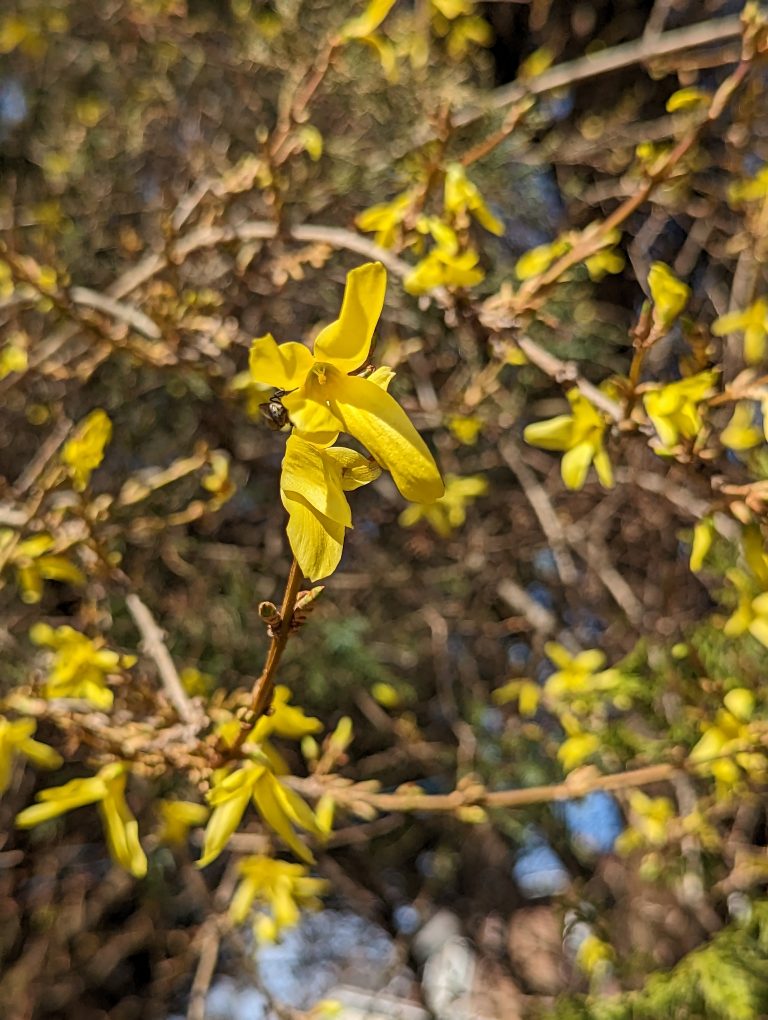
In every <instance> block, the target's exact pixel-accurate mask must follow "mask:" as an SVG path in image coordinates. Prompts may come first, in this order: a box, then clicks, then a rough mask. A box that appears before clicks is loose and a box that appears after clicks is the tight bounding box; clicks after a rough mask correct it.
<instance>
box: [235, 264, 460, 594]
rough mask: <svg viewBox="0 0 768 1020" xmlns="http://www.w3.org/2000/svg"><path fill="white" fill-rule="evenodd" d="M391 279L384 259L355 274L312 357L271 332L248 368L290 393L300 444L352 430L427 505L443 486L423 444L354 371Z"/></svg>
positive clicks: (381, 392) (288, 404) (383, 394)
mask: <svg viewBox="0 0 768 1020" xmlns="http://www.w3.org/2000/svg"><path fill="white" fill-rule="evenodd" d="M386 280H387V274H386V270H385V269H384V266H382V265H381V263H380V262H370V263H368V264H366V265H364V266H360V267H359V268H357V269H353V270H352V272H351V273H349V274H348V276H347V286H346V290H345V292H344V300H343V302H342V306H341V313H340V315H339V318H338V319H337V320H336V321H335V322H333V323H331V324H330V325H329V326H326V327H325V329H323V330H322V331H321V332H320V334H319V335H318V337H317V339H316V340H315V344H314V354H313V353H312V352H310V351H309V349H308V348H307V347H305V346H304V345H303V344H300V343H294V342H291V343H284V344H280V345H278V344H277V343H275V340H274V339H273V338H272V337H271V336H269V335H267V336H263V337H261V338H259V339H258V340H254V342H253V345H252V347H251V354H250V370H251V375H252V377H253V379H254V381H255V382H261V383H268V384H269V385H271V386H275V387H277V388H279V389H282V390H287V391H289V392H288V393H287V395H286V396H284V397H283V398H282V403H283V405H284V406H285V408H286V410H287V411H288V414H289V415H290V418H291V422H292V423H293V425H294V426H295V428H296V429H298V430H299V432H300V434H301V437H302V438H303V439H305V440H307V441H309V442H311V443H314V444H318V445H320V446H327V445H330V444H331V443H333V442H334V441H335V439H336V437H337V436H338V434H339V432H348V433H349V434H350V435H352V436H354V437H355V439H358V440H359V441H360V442H361V443H362V444H363V445H364V446H366V447H367V448H368V450H369V451H370V453H371V454H372V456H373V458H374V459H375V460H376V462H377V463H378V464H380V465H381V466H382V467H383V468H385V469H386V470H388V471H390V472H391V474H392V477H393V479H394V481H395V484H396V485H397V487H398V488H399V489H400V491H401V492H402V494H403V495H404V496H405V498H406V499H412V500H417V501H419V502H425V503H427V502H429V501H430V500H434V499H439V497H440V496H442V494H443V482H442V479H441V477H440V472H439V471H438V469H437V465H436V464H435V461H434V458H433V457H432V454H431V453H430V452H429V450H428V449H427V446H426V444H425V442H424V440H423V439H422V438H421V436H420V435H419V434H418V432H417V431H416V429H415V428H414V427H413V425H412V424H411V422H410V420H409V419H408V416H407V415H406V414H405V412H404V411H403V409H402V408H401V407H400V405H399V404H398V403H397V401H396V400H395V399H394V398H393V397H391V396H390V395H389V394H388V393H387V391H386V389H384V388H383V387H382V386H381V385H377V383H376V382H374V381H372V380H371V379H365V378H363V377H362V376H359V375H352V374H350V373H353V372H355V371H357V370H358V369H359V368H361V367H362V366H364V365H365V363H366V361H367V359H368V356H369V353H370V348H371V341H372V338H373V331H374V329H375V327H376V322H377V321H378V318H379V315H380V314H381V309H382V307H383V304H384V292H385V289H386ZM310 576H311V575H310ZM321 576H322V575H321Z"/></svg>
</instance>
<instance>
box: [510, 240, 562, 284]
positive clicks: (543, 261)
mask: <svg viewBox="0 0 768 1020" xmlns="http://www.w3.org/2000/svg"><path fill="white" fill-rule="evenodd" d="M570 247H571V245H570V242H569V241H567V240H566V239H565V238H562V237H558V238H556V239H555V240H554V241H551V242H550V243H549V244H540V245H537V247H535V248H531V249H530V251H527V252H525V254H523V255H521V256H520V258H519V259H518V260H517V262H516V263H515V275H516V276H517V278H518V280H530V279H532V278H533V277H534V276H541V274H542V273H544V272H546V271H547V269H549V267H550V266H551V265H552V263H553V262H555V261H556V260H557V259H559V258H560V256H561V255H565V253H566V252H567V251H569V249H570Z"/></svg>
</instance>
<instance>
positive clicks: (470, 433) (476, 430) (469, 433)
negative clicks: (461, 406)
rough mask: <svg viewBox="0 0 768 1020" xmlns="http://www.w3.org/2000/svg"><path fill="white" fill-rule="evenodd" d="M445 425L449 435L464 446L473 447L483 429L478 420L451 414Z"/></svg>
mask: <svg viewBox="0 0 768 1020" xmlns="http://www.w3.org/2000/svg"><path fill="white" fill-rule="evenodd" d="M446 425H447V426H448V431H449V432H450V433H451V435H452V436H453V437H454V438H455V439H458V441H459V442H460V443H463V444H464V445H465V446H474V445H475V443H476V442H477V437H478V436H479V435H480V432H481V431H482V428H483V422H482V420H481V419H480V418H473V417H472V416H466V415H462V414H452V415H451V416H450V417H449V418H448V419H447V420H446Z"/></svg>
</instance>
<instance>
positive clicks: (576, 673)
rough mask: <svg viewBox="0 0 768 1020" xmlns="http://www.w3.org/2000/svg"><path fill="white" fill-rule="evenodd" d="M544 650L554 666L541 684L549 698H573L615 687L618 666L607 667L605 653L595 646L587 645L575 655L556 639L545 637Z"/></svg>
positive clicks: (556, 699)
mask: <svg viewBox="0 0 768 1020" xmlns="http://www.w3.org/2000/svg"><path fill="white" fill-rule="evenodd" d="M544 651H545V652H546V653H547V656H548V657H549V659H550V660H551V661H552V662H553V663H554V664H555V666H557V670H556V671H555V672H554V673H552V674H551V675H550V676H549V677H548V678H547V680H546V682H545V684H544V693H545V694H546V695H547V697H548V698H549V699H551V700H552V701H562V700H565V699H571V698H576V697H579V696H581V695H584V694H591V693H593V692H596V691H597V692H600V691H607V690H611V689H612V688H614V687H615V686H616V685H617V683H618V682H619V680H620V679H621V674H620V673H619V671H618V670H617V669H606V670H603V669H602V667H603V666H604V665H605V655H604V654H603V652H601V651H600V650H599V649H598V648H590V649H588V650H587V651H585V652H579V653H578V654H576V655H571V653H570V652H569V651H568V650H567V649H566V648H563V646H562V645H560V644H558V643H557V642H556V641H548V642H547V643H546V644H545V645H544Z"/></svg>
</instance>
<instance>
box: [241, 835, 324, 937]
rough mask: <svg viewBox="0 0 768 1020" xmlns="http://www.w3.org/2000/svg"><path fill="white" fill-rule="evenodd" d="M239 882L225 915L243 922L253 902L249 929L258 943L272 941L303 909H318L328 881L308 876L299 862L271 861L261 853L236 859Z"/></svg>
mask: <svg viewBox="0 0 768 1020" xmlns="http://www.w3.org/2000/svg"><path fill="white" fill-rule="evenodd" d="M237 872H238V875H239V876H240V882H239V884H238V887H237V889H236V890H235V894H234V896H233V897H232V902H231V903H230V905H229V916H230V919H231V921H232V923H233V924H243V922H244V921H245V920H246V919H247V917H248V915H249V914H250V912H251V910H252V909H253V907H254V905H258V907H259V910H258V913H257V914H256V917H255V919H254V922H253V932H254V935H255V936H256V938H257V939H258V941H260V942H275V941H276V940H277V939H278V938H279V937H280V934H281V932H282V931H283V930H284V929H285V928H292V927H293V926H294V925H295V924H296V923H297V922H298V920H299V916H300V912H301V910H302V909H304V910H319V909H320V907H321V906H322V903H321V900H320V897H321V896H322V895H323V894H324V893H325V892H327V890H328V883H327V882H326V881H325V880H324V879H322V878H311V877H310V876H309V871H308V869H307V868H306V867H305V866H304V865H303V864H295V863H291V862H289V861H280V860H275V859H273V858H271V857H264V856H262V855H261V854H253V855H252V856H250V857H243V858H242V860H239V861H238V862H237Z"/></svg>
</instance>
